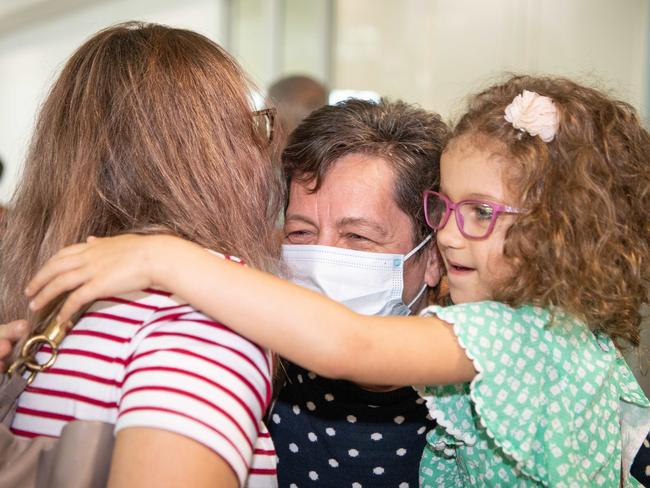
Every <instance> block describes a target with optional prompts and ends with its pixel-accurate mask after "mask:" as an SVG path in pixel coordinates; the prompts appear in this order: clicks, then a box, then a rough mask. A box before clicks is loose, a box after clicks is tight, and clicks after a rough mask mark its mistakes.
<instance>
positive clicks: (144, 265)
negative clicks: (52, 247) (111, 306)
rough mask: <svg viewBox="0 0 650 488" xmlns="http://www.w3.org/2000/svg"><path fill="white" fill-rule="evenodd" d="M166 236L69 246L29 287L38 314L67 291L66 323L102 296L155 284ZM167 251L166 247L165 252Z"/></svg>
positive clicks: (63, 309)
mask: <svg viewBox="0 0 650 488" xmlns="http://www.w3.org/2000/svg"><path fill="white" fill-rule="evenodd" d="M165 239H169V237H166V236H142V235H130V234H127V235H121V236H116V237H107V238H102V239H100V238H96V237H89V238H88V240H87V242H86V243H83V244H74V245H72V246H69V247H66V248H63V249H62V250H60V251H59V252H58V253H57V254H55V255H54V256H53V257H52V258H50V259H49V260H48V261H47V262H46V263H45V265H43V267H42V268H41V269H40V270H39V271H38V273H36V276H34V278H33V279H32V280H31V281H30V282H29V284H28V285H27V288H26V289H25V294H26V295H27V296H28V297H33V298H32V301H31V302H30V305H29V306H30V308H31V309H32V310H39V309H41V308H42V307H43V306H45V305H46V304H47V303H48V302H50V301H51V300H53V299H54V298H56V297H57V296H59V295H60V294H62V293H65V292H69V291H72V290H74V291H72V293H70V295H69V296H68V297H67V298H66V300H65V302H64V303H63V306H62V307H61V310H60V311H59V316H58V319H59V321H60V322H65V321H67V320H69V319H70V317H72V315H73V314H74V313H75V312H77V311H78V310H79V309H80V308H81V307H83V306H84V305H86V304H87V303H90V302H92V301H94V300H97V299H98V298H101V297H106V296H112V295H119V294H121V293H128V292H131V291H137V290H142V289H145V288H148V287H150V286H153V285H154V284H155V283H154V281H155V280H154V272H155V268H156V263H160V262H161V261H162V259H163V258H162V257H161V255H159V254H156V253H157V252H158V251H159V246H158V243H159V242H160V241H164V240H165ZM160 251H161V252H164V249H162V250H160Z"/></svg>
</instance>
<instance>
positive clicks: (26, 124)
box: [0, 0, 225, 202]
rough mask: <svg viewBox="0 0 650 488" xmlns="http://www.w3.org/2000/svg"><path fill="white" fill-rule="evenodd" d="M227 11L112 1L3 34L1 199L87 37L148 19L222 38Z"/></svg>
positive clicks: (192, 2)
mask: <svg viewBox="0 0 650 488" xmlns="http://www.w3.org/2000/svg"><path fill="white" fill-rule="evenodd" d="M224 15H225V12H224V2H223V1H222V0H185V1H183V2H178V1H177V0H139V1H137V2H134V1H131V0H112V1H110V2H103V3H96V4H93V3H90V4H88V5H87V6H85V7H84V8H77V9H74V10H70V11H65V12H63V13H60V14H59V15H57V16H55V17H53V18H48V19H37V20H36V21H35V22H34V23H33V25H28V26H26V27H23V28H20V29H16V30H15V31H9V32H8V33H5V34H2V33H1V32H0V73H2V75H1V76H0V157H2V159H3V160H4V162H5V175H4V177H3V180H2V183H1V184H0V202H6V201H8V200H9V198H10V197H11V193H12V192H13V189H14V187H15V184H16V182H17V179H18V177H19V173H20V166H21V164H22V161H23V159H24V157H25V152H26V148H27V144H28V141H29V137H30V135H31V132H32V127H33V124H34V120H35V116H36V113H37V111H38V107H39V105H40V104H41V102H42V101H43V99H44V98H45V96H46V94H47V90H48V87H49V86H50V84H51V82H52V81H53V80H54V79H55V77H56V75H57V73H58V71H59V70H60V69H61V67H62V65H63V64H64V63H65V61H66V60H67V58H68V57H69V56H70V55H71V54H72V52H73V51H74V50H75V49H76V48H77V47H79V45H81V44H82V43H83V42H84V40H86V39H87V38H88V37H89V36H90V35H92V34H93V33H95V32H96V31H98V30H100V29H101V28H104V27H107V26H109V25H111V24H114V23H117V22H124V21H127V20H145V21H152V22H160V23H164V24H169V25H174V26H178V27H184V28H189V29H192V30H195V31H198V32H200V33H202V34H204V35H206V36H208V37H210V38H212V39H214V40H216V41H217V42H219V41H220V36H221V34H222V32H223V25H224Z"/></svg>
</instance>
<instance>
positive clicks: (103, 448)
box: [0, 321, 114, 488]
mask: <svg viewBox="0 0 650 488" xmlns="http://www.w3.org/2000/svg"><path fill="white" fill-rule="evenodd" d="M65 333H66V329H65V328H64V327H63V326H61V325H59V324H58V323H56V322H54V321H53V322H51V323H50V324H49V325H48V326H47V328H46V329H45V330H44V331H43V332H42V333H41V334H38V335H34V336H32V337H31V338H30V339H29V340H27V342H26V343H25V345H24V346H23V347H22V349H21V354H20V357H19V358H18V359H17V360H16V361H15V362H14V363H13V364H12V365H11V367H10V368H9V370H8V372H7V373H6V374H5V375H3V377H2V381H1V382H0V421H1V422H2V424H0V488H82V487H83V488H85V487H93V488H95V487H97V488H99V487H103V486H106V482H107V480H108V472H109V468H110V465H111V456H112V453H113V443H114V437H113V428H114V426H113V425H112V424H109V423H106V422H94V421H86V420H76V421H73V422H70V423H68V424H67V425H66V426H65V427H64V428H63V430H62V432H61V437H59V438H58V439H56V438H51V437H35V438H33V439H23V438H19V437H17V436H15V435H14V434H12V433H11V431H10V427H11V423H12V421H13V418H14V416H15V413H16V404H17V401H18V397H19V396H20V394H21V393H22V392H23V391H24V390H25V388H26V387H27V386H28V385H29V384H30V383H31V382H32V381H33V380H34V378H35V376H36V374H37V373H39V372H41V371H45V370H46V369H48V368H50V367H51V366H52V365H53V364H54V362H55V361H56V357H57V354H58V347H59V345H60V344H61V341H63V338H64V337H65ZM43 344H48V345H49V346H50V347H51V348H52V356H51V357H50V358H49V359H48V360H47V362H45V363H44V364H38V363H37V362H36V360H35V354H36V351H37V350H38V349H39V348H40V347H41V346H42V345H43ZM26 373H29V375H28V376H27V378H25V376H26Z"/></svg>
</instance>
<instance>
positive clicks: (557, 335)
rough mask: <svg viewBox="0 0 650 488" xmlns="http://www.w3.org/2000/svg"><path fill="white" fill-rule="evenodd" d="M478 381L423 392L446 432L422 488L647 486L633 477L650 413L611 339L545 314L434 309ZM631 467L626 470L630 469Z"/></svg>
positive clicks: (485, 305) (426, 459)
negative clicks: (451, 329)
mask: <svg viewBox="0 0 650 488" xmlns="http://www.w3.org/2000/svg"><path fill="white" fill-rule="evenodd" d="M423 315H436V316H438V317H439V318H441V319H442V320H444V321H446V322H448V323H450V324H452V325H453V327H454V331H455V333H456V336H457V337H458V339H459V342H460V344H461V346H462V347H463V348H464V349H465V351H466V352H467V355H468V356H469V358H470V359H472V361H473V362H474V367H475V368H476V370H477V371H478V374H477V376H476V377H475V378H474V379H473V380H472V382H471V384H467V383H466V384H460V385H448V386H425V387H418V388H417V390H418V391H419V393H420V394H421V395H422V397H423V398H424V399H425V400H426V402H427V406H428V407H429V411H430V412H431V415H432V416H433V418H434V419H436V420H437V421H438V426H437V427H436V428H435V429H434V430H432V431H430V432H429V433H428V434H427V442H428V443H427V447H426V448H425V451H424V454H423V457H422V462H421V464H420V486H421V487H425V488H426V487H452V486H453V487H456V486H471V487H504V488H505V487H529V486H552V487H558V488H560V487H591V486H606V487H618V486H621V480H620V477H621V472H622V473H625V474H624V476H623V483H622V486H640V485H639V484H637V482H636V480H635V479H634V478H632V477H631V476H629V471H630V465H631V463H632V461H633V459H634V456H635V454H636V451H637V450H638V448H639V446H640V445H641V443H642V442H643V439H644V438H645V436H646V434H647V432H648V430H650V408H649V407H650V403H649V402H648V399H647V398H646V397H645V395H644V394H643V392H642V390H641V388H640V387H639V385H638V384H637V382H636V380H635V379H634V376H633V375H632V373H631V371H630V369H629V368H628V366H627V364H626V363H625V361H624V359H623V358H622V357H621V355H620V353H619V352H618V350H617V348H616V347H615V346H614V344H613V343H612V341H611V339H610V338H609V337H607V336H605V335H599V334H595V333H593V332H592V331H591V330H589V328H588V327H587V326H586V325H585V324H584V323H582V322H580V321H578V320H576V319H574V318H572V317H570V316H568V315H566V314H564V313H556V315H555V317H554V319H553V323H552V324H550V321H551V315H550V313H549V311H547V310H544V309H541V308H537V307H521V308H518V309H513V308H511V307H508V306H506V305H503V304H501V303H496V302H481V303H467V304H462V305H454V306H451V307H438V306H435V307H430V308H428V309H426V310H425V311H424V312H423ZM621 464H622V467H621Z"/></svg>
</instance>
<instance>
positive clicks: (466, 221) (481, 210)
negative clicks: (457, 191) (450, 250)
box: [427, 194, 495, 238]
mask: <svg viewBox="0 0 650 488" xmlns="http://www.w3.org/2000/svg"><path fill="white" fill-rule="evenodd" d="M455 211H456V212H458V214H457V216H456V222H457V224H458V226H459V228H460V230H461V232H463V233H464V234H466V235H468V236H470V237H477V238H480V237H484V236H485V235H486V234H487V232H488V231H489V229H490V226H491V224H492V221H493V219H494V214H495V211H494V209H493V208H492V207H491V206H490V205H488V204H487V203H481V202H462V203H460V204H459V205H457V206H456V210H455ZM427 213H428V217H429V223H430V224H431V226H433V227H435V228H437V229H440V228H441V227H443V226H444V225H446V222H445V221H444V220H445V216H446V214H447V202H446V201H445V200H444V199H442V198H440V197H439V196H438V195H435V194H429V197H428V200H427ZM449 217H451V215H449Z"/></svg>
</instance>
